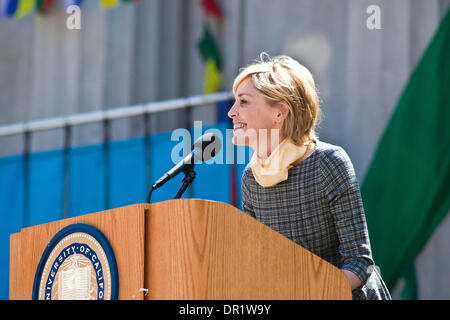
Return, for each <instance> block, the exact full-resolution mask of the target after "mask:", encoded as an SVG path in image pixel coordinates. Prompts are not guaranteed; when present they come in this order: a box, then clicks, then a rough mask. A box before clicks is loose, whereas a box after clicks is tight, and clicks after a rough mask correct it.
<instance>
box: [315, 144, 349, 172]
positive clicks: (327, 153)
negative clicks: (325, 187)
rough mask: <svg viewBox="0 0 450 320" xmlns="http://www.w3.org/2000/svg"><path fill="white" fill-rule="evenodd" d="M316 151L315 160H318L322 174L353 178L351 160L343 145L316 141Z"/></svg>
mask: <svg viewBox="0 0 450 320" xmlns="http://www.w3.org/2000/svg"><path fill="white" fill-rule="evenodd" d="M316 151H317V154H316V158H317V160H316V161H318V162H319V168H320V169H321V170H322V171H323V173H324V174H326V175H327V174H330V175H332V176H335V177H339V176H340V177H341V178H344V177H346V178H347V177H349V176H350V177H352V178H354V175H355V171H354V168H353V164H352V161H351V160H350V157H349V155H348V154H347V152H346V151H345V150H344V148H343V147H341V146H337V145H333V144H331V143H327V142H323V141H318V142H317V149H316Z"/></svg>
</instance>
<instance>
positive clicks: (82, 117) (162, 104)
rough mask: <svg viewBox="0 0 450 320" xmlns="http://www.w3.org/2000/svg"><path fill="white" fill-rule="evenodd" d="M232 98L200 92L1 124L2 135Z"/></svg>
mask: <svg viewBox="0 0 450 320" xmlns="http://www.w3.org/2000/svg"><path fill="white" fill-rule="evenodd" d="M232 97H233V94H232V93H231V92H229V91H223V92H218V93H213V94H208V95H197V96H191V97H186V98H177V99H170V100H164V101H158V102H150V103H146V104H139V105H134V106H128V107H121V108H114V109H106V110H98V111H91V112H85V113H79V114H73V115H67V116H61V117H54V118H48V119H42V120H32V121H28V122H19V123H13V124H8V125H3V126H0V137H2V136H9V135H17V134H25V133H26V132H35V131H41V130H50V129H57V128H64V127H67V126H75V125H81V124H87V123H93V122H101V121H105V120H114V119H121V118H128V117H133V116H139V115H144V114H150V113H156V112H163V111H169V110H176V109H184V108H188V107H194V106H201V105H207V104H212V103H217V102H220V101H223V100H229V99H231V98H232Z"/></svg>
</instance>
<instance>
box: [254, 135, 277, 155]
mask: <svg viewBox="0 0 450 320" xmlns="http://www.w3.org/2000/svg"><path fill="white" fill-rule="evenodd" d="M284 139H285V138H283V137H274V138H272V139H259V140H262V141H259V143H258V145H257V146H256V148H253V150H255V152H257V155H258V157H259V158H260V159H263V160H265V159H267V158H268V157H270V155H271V154H272V152H273V151H274V150H275V149H276V148H277V147H278V145H280V143H281V142H283V141H284Z"/></svg>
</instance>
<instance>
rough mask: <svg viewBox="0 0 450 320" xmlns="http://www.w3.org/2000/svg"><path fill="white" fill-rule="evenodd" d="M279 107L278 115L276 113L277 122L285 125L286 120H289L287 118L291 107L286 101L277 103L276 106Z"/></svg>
mask: <svg viewBox="0 0 450 320" xmlns="http://www.w3.org/2000/svg"><path fill="white" fill-rule="evenodd" d="M276 107H277V109H278V110H277V113H276V120H275V121H276V122H277V123H280V124H281V123H283V122H284V120H285V119H286V118H287V116H288V115H289V105H288V104H287V102H286V101H281V102H279V103H277V105H276Z"/></svg>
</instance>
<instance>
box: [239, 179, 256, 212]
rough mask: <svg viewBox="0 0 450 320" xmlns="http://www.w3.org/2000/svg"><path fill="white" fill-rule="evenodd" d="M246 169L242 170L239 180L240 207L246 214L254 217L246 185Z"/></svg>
mask: <svg viewBox="0 0 450 320" xmlns="http://www.w3.org/2000/svg"><path fill="white" fill-rule="evenodd" d="M247 175H248V170H244V173H243V175H242V180H241V188H242V209H243V210H244V212H245V213H246V214H248V215H249V216H252V217H253V218H255V212H254V210H253V206H252V204H251V201H250V190H249V188H248V186H247V183H248V176H247Z"/></svg>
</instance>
